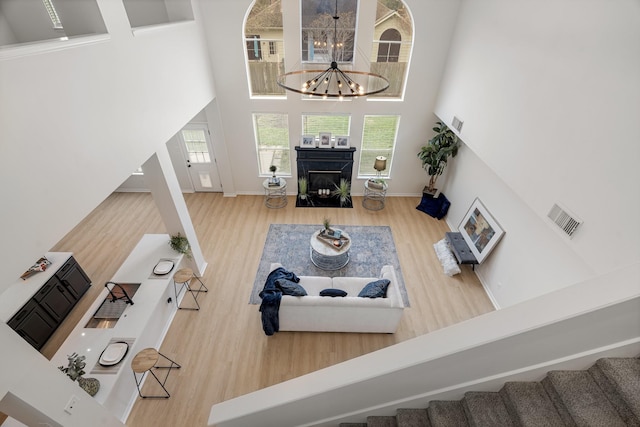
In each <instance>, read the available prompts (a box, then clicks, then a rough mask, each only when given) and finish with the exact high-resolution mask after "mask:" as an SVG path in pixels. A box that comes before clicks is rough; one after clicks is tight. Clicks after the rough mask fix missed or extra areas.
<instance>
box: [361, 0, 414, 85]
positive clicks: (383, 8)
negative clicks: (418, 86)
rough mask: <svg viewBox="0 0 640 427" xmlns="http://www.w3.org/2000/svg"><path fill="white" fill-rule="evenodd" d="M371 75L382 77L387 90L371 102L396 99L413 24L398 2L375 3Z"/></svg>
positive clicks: (390, 0)
mask: <svg viewBox="0 0 640 427" xmlns="http://www.w3.org/2000/svg"><path fill="white" fill-rule="evenodd" d="M373 34H374V35H373V51H372V52H371V72H373V73H376V74H380V75H382V76H385V77H386V78H387V79H388V80H389V89H387V90H385V91H384V92H381V93H377V94H375V95H372V97H375V98H400V97H402V94H403V92H404V80H405V76H406V74H407V71H408V69H409V57H410V56H411V49H412V47H413V21H412V19H411V15H410V14H409V12H408V11H407V9H406V7H405V5H404V3H403V2H402V1H399V0H378V8H377V10H376V21H375V25H374V29H373Z"/></svg>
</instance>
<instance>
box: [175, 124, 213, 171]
mask: <svg viewBox="0 0 640 427" xmlns="http://www.w3.org/2000/svg"><path fill="white" fill-rule="evenodd" d="M182 139H183V140H184V146H185V148H186V149H187V155H188V156H189V161H190V162H191V163H211V155H210V154H209V148H208V147H207V138H206V136H205V134H204V130H202V129H183V130H182Z"/></svg>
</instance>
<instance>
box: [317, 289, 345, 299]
mask: <svg viewBox="0 0 640 427" xmlns="http://www.w3.org/2000/svg"><path fill="white" fill-rule="evenodd" d="M320 296H321V297H346V296H347V293H346V292H345V291H343V290H342V289H333V288H328V289H323V290H321V291H320Z"/></svg>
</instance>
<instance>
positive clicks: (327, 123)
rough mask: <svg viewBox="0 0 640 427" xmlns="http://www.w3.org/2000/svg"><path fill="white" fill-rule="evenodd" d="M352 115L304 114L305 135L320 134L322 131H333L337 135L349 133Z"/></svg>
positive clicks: (303, 130)
mask: <svg viewBox="0 0 640 427" xmlns="http://www.w3.org/2000/svg"><path fill="white" fill-rule="evenodd" d="M350 121H351V117H350V116H348V115H344V114H331V115H320V114H305V115H303V116H302V133H303V134H304V135H315V136H319V135H320V132H331V136H332V138H334V139H335V137H336V135H345V136H347V135H349V125H350Z"/></svg>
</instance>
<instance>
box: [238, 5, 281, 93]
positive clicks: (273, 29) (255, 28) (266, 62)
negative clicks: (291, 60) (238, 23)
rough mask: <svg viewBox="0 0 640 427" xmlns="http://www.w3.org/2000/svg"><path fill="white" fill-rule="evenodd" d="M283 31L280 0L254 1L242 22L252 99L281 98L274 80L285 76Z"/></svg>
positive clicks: (279, 88) (279, 90) (278, 87)
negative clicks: (253, 97) (282, 75)
mask: <svg viewBox="0 0 640 427" xmlns="http://www.w3.org/2000/svg"><path fill="white" fill-rule="evenodd" d="M283 36H284V32H283V29H282V3H281V1H280V0H256V1H255V2H254V3H253V6H252V7H251V11H250V12H249V14H248V15H247V19H246V21H245V23H244V40H245V46H246V49H245V54H246V59H247V74H248V76H249V90H250V91H251V96H279V95H284V89H283V88H281V87H280V86H278V85H277V83H276V77H277V76H278V75H280V74H283V73H284V43H283Z"/></svg>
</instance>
